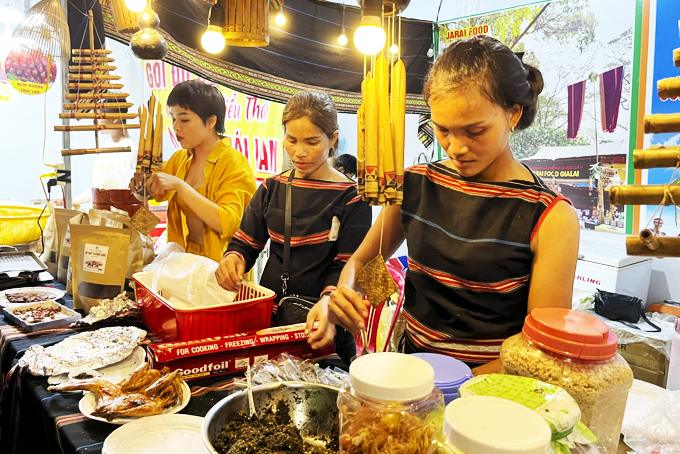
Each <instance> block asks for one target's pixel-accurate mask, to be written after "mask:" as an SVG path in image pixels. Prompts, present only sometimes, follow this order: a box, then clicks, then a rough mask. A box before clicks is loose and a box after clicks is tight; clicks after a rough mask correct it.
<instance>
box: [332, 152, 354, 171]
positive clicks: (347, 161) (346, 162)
mask: <svg viewBox="0 0 680 454" xmlns="http://www.w3.org/2000/svg"><path fill="white" fill-rule="evenodd" d="M333 167H335V169H336V170H340V168H342V173H344V174H345V175H346V176H356V174H357V158H355V157H354V156H353V155H351V154H347V153H344V154H341V155H338V156H336V157H335V162H334V163H333Z"/></svg>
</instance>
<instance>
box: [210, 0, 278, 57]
mask: <svg viewBox="0 0 680 454" xmlns="http://www.w3.org/2000/svg"><path fill="white" fill-rule="evenodd" d="M220 3H221V4H222V6H223V7H224V17H225V25H224V27H222V35H224V39H225V40H226V41H227V45H228V46H240V47H261V46H266V45H268V44H269V0H220Z"/></svg>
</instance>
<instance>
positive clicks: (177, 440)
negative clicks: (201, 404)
mask: <svg viewBox="0 0 680 454" xmlns="http://www.w3.org/2000/svg"><path fill="white" fill-rule="evenodd" d="M201 424H203V418H202V417H200V416H192V415H158V416H147V417H146V418H141V419H139V420H137V421H133V422H131V423H130V424H125V425H124V426H122V427H119V428H118V429H116V430H114V431H113V432H111V435H109V436H108V437H107V438H106V441H105V442H104V447H103V448H102V454H156V453H159V452H160V453H163V454H208V453H209V452H210V451H208V448H206V447H205V444H204V443H203V437H202V436H201Z"/></svg>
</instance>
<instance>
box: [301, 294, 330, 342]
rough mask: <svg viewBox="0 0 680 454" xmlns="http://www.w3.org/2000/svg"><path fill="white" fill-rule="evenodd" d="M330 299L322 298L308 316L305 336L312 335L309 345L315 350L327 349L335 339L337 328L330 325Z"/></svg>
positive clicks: (327, 297)
mask: <svg viewBox="0 0 680 454" xmlns="http://www.w3.org/2000/svg"><path fill="white" fill-rule="evenodd" d="M329 298H330V297H329V296H324V297H323V298H321V299H320V300H319V301H318V302H317V303H316V304H315V305H314V307H312V310H310V311H309V313H308V314H307V325H306V326H305V334H309V333H311V335H310V336H309V339H307V343H309V345H311V347H312V348H313V349H314V350H318V349H320V348H323V347H325V346H326V345H328V344H330V343H332V342H333V339H334V338H335V326H334V325H333V324H332V323H328V301H329ZM312 330H313V332H312Z"/></svg>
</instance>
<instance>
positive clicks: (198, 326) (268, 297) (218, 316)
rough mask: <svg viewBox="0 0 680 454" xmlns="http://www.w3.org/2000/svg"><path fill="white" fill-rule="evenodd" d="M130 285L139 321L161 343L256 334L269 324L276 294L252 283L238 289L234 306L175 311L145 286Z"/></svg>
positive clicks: (136, 282)
mask: <svg viewBox="0 0 680 454" xmlns="http://www.w3.org/2000/svg"><path fill="white" fill-rule="evenodd" d="M133 278H134V277H133ZM134 281H135V294H136V296H137V306H138V307H139V309H140V311H141V317H142V321H143V322H144V323H145V324H146V326H147V327H149V329H150V330H151V331H153V332H154V334H156V336H158V337H159V338H160V339H161V340H162V341H163V342H171V341H189V340H198V339H205V338H207V337H216V336H224V335H227V334H236V333H244V332H247V331H257V330H260V329H264V328H269V325H270V324H271V317H272V308H273V307H274V297H275V296H276V294H275V293H274V292H273V291H271V290H269V289H267V288H265V287H262V286H260V285H257V284H254V283H252V282H244V283H243V284H242V285H241V289H240V290H239V292H238V294H237V295H236V298H235V299H234V301H235V302H234V303H230V304H225V305H223V306H217V307H215V306H212V307H210V308H209V309H176V308H173V307H172V306H171V305H170V303H169V302H168V301H167V300H166V299H165V298H163V297H162V296H161V295H159V294H157V293H155V292H153V291H151V289H150V288H149V287H147V286H146V285H145V284H143V283H142V282H140V281H138V280H137V279H136V278H135V279H134Z"/></svg>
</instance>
